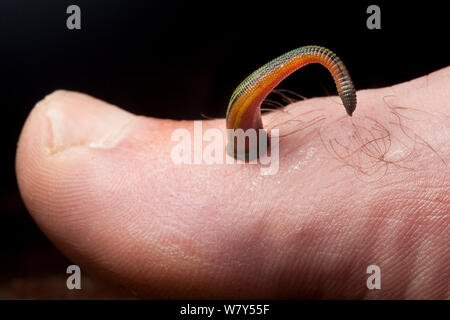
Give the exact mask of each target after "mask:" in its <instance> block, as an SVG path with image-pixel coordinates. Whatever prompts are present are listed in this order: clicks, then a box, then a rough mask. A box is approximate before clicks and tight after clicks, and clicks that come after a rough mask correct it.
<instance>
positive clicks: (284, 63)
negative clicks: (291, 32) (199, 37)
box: [226, 46, 356, 156]
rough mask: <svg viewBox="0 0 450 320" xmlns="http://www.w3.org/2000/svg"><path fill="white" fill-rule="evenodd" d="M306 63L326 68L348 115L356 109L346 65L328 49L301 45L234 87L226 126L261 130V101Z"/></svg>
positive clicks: (354, 96) (352, 87)
mask: <svg viewBox="0 0 450 320" xmlns="http://www.w3.org/2000/svg"><path fill="white" fill-rule="evenodd" d="M310 63H320V64H321V65H323V66H324V67H325V68H327V69H328V71H329V72H330V73H331V75H332V76H333V79H334V82H335V84H336V88H337V91H338V94H339V96H340V98H341V100H342V103H343V104H344V107H345V110H346V111H347V114H348V115H350V116H351V115H352V113H353V111H354V110H355V108H356V92H355V87H354V86H353V82H352V80H351V78H350V75H349V74H348V71H347V68H346V67H345V65H344V64H343V63H342V61H341V60H340V59H339V58H338V57H337V56H336V55H335V54H334V53H333V52H332V51H330V50H328V49H326V48H324V47H319V46H305V47H300V48H298V49H295V50H292V51H289V52H287V53H285V54H283V55H282V56H280V57H278V58H276V59H274V60H272V61H270V62H269V63H267V64H265V65H264V66H262V67H261V68H259V69H258V70H256V71H255V72H253V73H252V74H251V75H249V76H248V77H247V78H246V79H245V80H244V81H243V82H242V83H241V84H240V85H239V86H238V87H237V88H236V90H235V91H234V92H233V94H232V96H231V99H230V102H229V104H228V109H227V117H226V122H227V129H232V130H236V129H243V130H244V131H246V130H248V129H255V130H259V129H262V128H263V124H262V119H261V110H260V106H261V103H262V102H263V101H264V99H265V98H266V97H267V95H268V94H269V93H270V92H271V91H272V90H273V89H274V88H275V87H276V86H277V85H278V84H279V83H280V82H281V81H282V80H283V79H285V78H286V77H287V76H289V75H290V74H291V73H293V72H294V71H296V70H298V69H300V68H301V67H303V66H305V65H307V64H310ZM234 155H235V156H236V154H234Z"/></svg>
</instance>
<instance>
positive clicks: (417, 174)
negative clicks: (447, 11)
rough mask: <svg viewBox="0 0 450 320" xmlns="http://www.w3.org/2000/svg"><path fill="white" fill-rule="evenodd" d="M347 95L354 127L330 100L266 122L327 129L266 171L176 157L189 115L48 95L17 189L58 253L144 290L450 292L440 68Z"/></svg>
mask: <svg viewBox="0 0 450 320" xmlns="http://www.w3.org/2000/svg"><path fill="white" fill-rule="evenodd" d="M357 96H358V105H357V108H356V111H355V113H354V115H353V117H352V118H349V117H348V116H346V114H345V111H344V108H343V107H342V105H340V103H339V99H338V98H337V97H324V98H316V99H308V100H305V101H300V102H296V103H294V104H291V105H289V106H288V107H287V108H286V110H287V111H288V112H280V111H278V112H275V113H272V114H270V115H266V116H264V117H263V120H264V123H265V126H266V127H271V126H274V125H280V130H281V133H282V134H283V132H284V133H286V132H293V131H295V130H297V129H298V128H299V127H301V123H300V122H299V121H290V122H286V120H288V119H293V118H295V119H296V120H302V121H311V120H314V119H322V120H320V121H318V122H315V123H309V125H307V126H305V127H306V128H304V129H302V130H298V132H296V133H293V134H291V135H289V136H287V137H285V138H282V139H281V140H280V167H279V172H278V173H277V174H275V175H272V176H264V177H263V176H261V175H260V170H259V168H258V166H257V165H218V164H217V165H206V164H203V165H176V164H174V163H173V162H172V160H171V157H170V153H171V149H172V148H173V146H174V145H175V144H176V143H175V142H173V141H171V134H172V132H173V131H174V130H175V129H176V128H187V129H188V130H192V128H193V124H192V122H189V121H183V122H178V121H171V120H159V119H153V118H146V117H137V116H135V115H133V114H130V113H128V112H126V111H124V110H122V109H120V108H118V107H114V106H111V105H109V104H107V103H105V102H103V101H100V100H97V99H95V98H92V97H90V96H87V95H84V94H80V93H75V92H68V91H57V92H54V93H52V94H51V95H49V96H47V97H46V98H45V99H44V100H43V101H41V102H39V103H38V104H37V105H36V106H35V108H34V109H33V110H32V112H31V114H30V115H29V117H28V119H27V121H26V123H25V125H24V128H23V131H22V133H21V136H20V139H19V143H18V149H17V159H16V171H17V179H18V183H19V187H20V191H21V194H22V197H23V200H24V202H25V204H26V206H27V208H28V209H29V211H30V213H31V215H32V216H33V218H34V220H35V221H36V223H37V224H38V226H39V227H40V228H41V229H42V230H43V231H44V233H45V234H46V235H47V236H48V237H49V238H50V239H51V240H52V242H53V243H54V244H55V245H56V246H57V247H58V248H59V249H60V250H61V251H62V252H63V253H64V254H65V255H67V256H68V257H69V258H70V259H71V260H72V261H73V262H74V263H76V264H78V265H80V267H81V268H82V269H83V270H86V271H88V272H90V273H93V274H97V275H99V276H101V277H104V278H106V279H108V280H109V281H111V282H116V283H118V284H122V285H124V286H125V287H127V288H129V289H130V290H131V291H132V292H133V293H135V294H136V295H138V296H139V297H149V298H275V299H276V298H337V299H341V298H353V299H360V298H367V299H376V298H382V299H394V298H395V299H404V298H406V299H419V298H425V299H429V298H434V299H449V298H450V286H449V281H450V273H449V261H450V249H449V248H450V247H449V240H450V235H449V234H450V228H449V222H450V67H447V68H444V69H442V70H439V71H437V72H434V73H432V74H429V75H427V76H424V77H421V78H418V79H415V80H412V81H409V82H406V83H402V84H399V85H396V86H392V87H388V88H381V89H375V90H362V91H358V92H357ZM149 108H151V106H149ZM352 124H353V125H352ZM203 128H204V129H206V128H219V129H221V130H225V121H224V119H217V120H208V121H204V122H203ZM382 128H384V129H382ZM371 133H372V134H371ZM358 137H359V138H358ZM333 139H336V140H333ZM343 146H347V147H343ZM372 264H375V265H378V266H379V267H380V269H381V272H382V274H381V289H380V290H369V289H367V287H366V280H367V278H368V277H369V275H368V274H367V273H366V268H367V267H368V266H369V265H372Z"/></svg>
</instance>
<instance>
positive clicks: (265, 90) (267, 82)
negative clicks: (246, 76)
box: [231, 64, 291, 130]
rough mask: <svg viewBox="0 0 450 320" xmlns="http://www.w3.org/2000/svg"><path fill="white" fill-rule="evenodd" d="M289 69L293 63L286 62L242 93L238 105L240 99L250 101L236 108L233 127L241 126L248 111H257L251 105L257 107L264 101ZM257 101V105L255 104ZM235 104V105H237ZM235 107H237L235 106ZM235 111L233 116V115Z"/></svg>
mask: <svg viewBox="0 0 450 320" xmlns="http://www.w3.org/2000/svg"><path fill="white" fill-rule="evenodd" d="M289 69H291V65H289V64H284V65H282V66H280V67H278V68H276V69H274V70H272V71H271V72H269V73H267V74H266V75H265V76H263V77H261V78H260V79H258V81H257V82H255V83H254V85H253V87H252V88H251V89H249V90H248V91H246V92H243V93H242V96H240V97H239V98H238V99H237V101H236V106H239V104H240V103H241V102H240V101H239V100H244V101H248V100H250V101H248V102H247V103H246V105H242V106H239V107H238V108H236V113H237V114H236V119H235V121H234V122H233V129H235V130H236V129H237V128H239V127H241V120H242V118H243V117H244V115H245V114H246V113H247V112H249V111H250V112H255V111H254V110H249V108H250V107H254V108H257V107H259V105H260V104H261V103H262V102H263V100H264V99H265V97H266V96H267V95H268V94H269V93H270V91H272V89H273V87H275V86H276V85H277V84H278V83H279V82H280V81H281V80H283V78H284V77H285V75H286V73H289ZM255 103H256V104H257V105H255ZM236 106H235V107H236ZM233 109H235V108H233ZM233 111H234V110H232V114H231V116H233Z"/></svg>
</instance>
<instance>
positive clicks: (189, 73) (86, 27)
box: [0, 0, 450, 298]
mask: <svg viewBox="0 0 450 320" xmlns="http://www.w3.org/2000/svg"><path fill="white" fill-rule="evenodd" d="M416 3H417V4H416ZM440 3H444V2H440ZM71 4H76V5H78V6H79V7H80V8H81V20H82V22H81V24H82V29H81V30H68V29H67V28H66V19H67V17H68V15H67V14H66V8H67V7H68V6H69V5H71ZM370 4H377V5H379V6H380V8H381V27H382V28H381V30H368V29H367V27H366V19H367V17H368V14H367V13H366V9H367V7H368V6H369V5H370ZM449 15H450V13H448V11H446V9H445V8H444V7H441V5H440V4H438V2H436V3H433V2H430V1H426V2H411V1H404V2H402V1H395V3H394V1H390V2H384V1H361V2H355V3H350V2H347V1H345V2H344V1H290V2H285V1H278V0H276V1H275V0H274V1H270V2H269V1H267V2H263V1H257V2H245V1H239V2H233V1H224V2H215V1H208V2H193V1H186V2H183V1H162V0H147V1H125V0H123V1H119V0H107V1H106V0H101V1H92V0H85V1H79V0H71V1H63V0H54V1H45V0H39V1H32V0H28V1H25V0H2V1H1V2H0V66H1V69H0V70H1V74H0V81H1V86H0V88H1V100H0V101H1V106H2V120H3V121H2V126H1V130H2V132H1V133H2V138H3V140H2V163H1V165H2V169H3V170H2V172H3V174H2V179H1V186H0V201H1V202H0V206H1V210H0V214H1V223H0V298H1V297H2V292H3V293H4V292H7V290H8V286H11V285H14V284H11V279H22V278H24V279H29V274H31V273H33V274H34V276H36V272H38V271H37V270H39V272H40V273H41V274H44V275H45V274H51V273H62V275H64V270H65V269H64V267H63V266H66V265H67V263H68V262H67V261H66V260H65V258H63V257H62V256H61V255H60V254H59V253H57V251H56V250H55V249H53V247H52V245H51V244H50V243H49V241H48V240H46V238H45V236H44V235H43V234H42V233H41V232H40V231H39V229H38V228H37V227H36V226H35V224H34V222H33V221H32V219H31V218H30V216H29V215H28V213H27V211H26V209H25V207H24V205H23V203H22V201H21V199H20V195H19V192H18V188H17V183H16V178H15V171H14V161H15V149H16V144H17V140H18V136H19V133H20V130H21V127H22V125H23V123H24V121H25V119H26V116H27V115H28V113H29V112H30V110H31V109H32V108H33V105H34V104H35V103H36V102H37V101H39V100H40V99H42V98H43V97H44V96H45V95H47V94H49V93H50V92H52V91H53V90H55V89H68V90H76V91H81V92H84V93H87V94H90V95H93V96H95V97H97V98H100V99H103V100H106V101H108V102H110V103H112V104H115V105H119V106H121V107H122V108H124V109H126V110H128V111H131V112H134V113H138V114H142V115H147V116H152V117H160V118H173V119H201V118H202V115H206V116H210V117H223V116H224V114H225V109H226V105H227V102H228V99H229V97H230V95H231V93H232V92H233V90H234V88H235V87H236V86H237V85H238V84H239V83H240V81H241V80H243V78H245V77H246V76H247V75H248V74H249V73H251V72H252V71H254V70H255V69H257V68H258V67H259V66H261V65H262V64H264V63H266V62H268V61H269V60H271V59H273V58H275V57H277V56H279V55H281V54H283V53H285V52H287V51H289V50H291V49H294V48H297V47H300V46H303V45H309V44H316V45H322V46H325V47H327V48H329V49H331V50H333V51H334V52H335V53H337V55H338V56H340V57H341V59H342V60H343V61H344V63H345V64H346V65H347V68H348V69H349V72H350V74H351V76H352V78H353V80H354V83H355V86H356V87H357V89H366V88H376V87H383V86H389V85H393V84H396V83H399V82H403V81H406V80H410V79H413V78H416V77H419V76H423V75H426V74H428V73H430V72H433V71H436V70H438V69H440V68H443V67H445V66H448V65H449V62H450V58H449V54H448V51H446V45H447V43H448V41H449V40H448V39H449V31H450V27H449V22H448V21H449V19H448V16H449ZM281 86H282V87H283V88H288V89H290V90H293V91H295V92H297V93H299V94H302V95H305V96H307V97H313V96H320V95H326V94H335V88H334V86H333V83H332V79H331V77H329V75H328V73H327V71H326V70H325V69H324V68H322V67H320V66H316V65H311V66H308V67H306V68H304V69H302V70H301V71H299V72H297V73H295V74H294V75H292V76H291V77H290V78H289V79H287V80H286V81H285V82H283V84H282V85H281ZM449 90H450V88H449ZM61 268H63V269H61ZM61 270H62V272H61ZM22 284H23V283H22ZM22 287H23V285H22ZM25 287H26V285H25ZM20 288H21V286H19V289H17V285H16V288H15V289H14V290H16V291H17V294H16V296H17V297H39V296H41V297H42V296H44V297H53V296H52V295H51V294H50V295H48V294H47V295H40V293H39V292H38V293H29V292H28V291H27V292H25V293H22V292H21V289H20ZM2 290H3V291H2ZM40 290H41V291H46V290H47V289H46V287H45V284H44V285H43V287H40ZM16 291H15V292H16ZM22 291H26V290H25V289H24V290H22ZM47 291H48V290H47ZM54 296H58V295H57V294H55V295H54Z"/></svg>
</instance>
